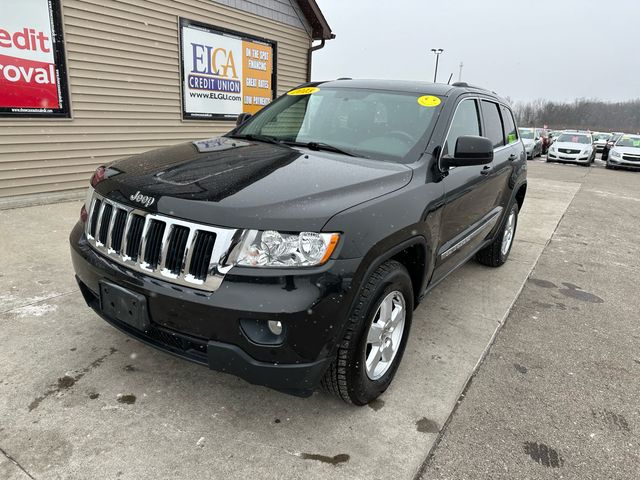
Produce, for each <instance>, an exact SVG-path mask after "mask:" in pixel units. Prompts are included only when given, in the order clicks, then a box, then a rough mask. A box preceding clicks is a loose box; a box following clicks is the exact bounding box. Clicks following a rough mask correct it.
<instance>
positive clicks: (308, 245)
mask: <svg viewBox="0 0 640 480" xmlns="http://www.w3.org/2000/svg"><path fill="white" fill-rule="evenodd" d="M339 239H340V235H338V234H337V233H315V232H302V233H282V232H276V231H274V230H267V231H258V230H246V231H245V232H244V233H243V234H242V239H241V240H240V243H239V244H238V245H237V246H236V247H235V248H234V250H233V252H231V255H230V256H229V260H228V263H229V264H231V265H238V266H243V267H312V266H315V265H322V264H323V263H325V262H326V261H327V260H329V257H330V256H331V254H332V253H333V251H334V250H335V248H336V245H337V244H338V240H339Z"/></svg>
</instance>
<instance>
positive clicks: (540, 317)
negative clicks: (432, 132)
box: [418, 161, 640, 480]
mask: <svg viewBox="0 0 640 480" xmlns="http://www.w3.org/2000/svg"><path fill="white" fill-rule="evenodd" d="M602 166H603V165H602V163H601V162H599V161H598V162H597V164H596V166H595V167H596V168H591V169H586V168H584V167H575V166H561V165H555V164H554V165H545V164H541V163H539V162H530V172H531V174H532V175H533V176H535V177H544V178H553V179H556V180H557V179H562V180H565V181H569V182H572V183H575V182H579V183H580V184H581V187H580V190H579V191H578V193H577V194H576V196H575V197H574V199H573V202H572V203H571V205H570V207H569V208H568V210H567V211H566V213H565V215H564V218H563V219H562V221H561V222H560V224H559V226H558V228H557V230H556V232H555V234H554V235H553V237H552V239H551V242H550V243H549V245H548V247H547V248H546V249H545V250H544V252H543V254H542V256H541V258H540V260H539V261H538V264H537V265H536V267H535V270H534V271H533V273H532V275H531V277H530V278H529V280H528V281H527V283H526V285H525V287H524V289H523V291H522V294H521V295H520V296H519V298H518V300H517V302H516V303H515V305H514V308H513V310H512V311H511V314H510V315H509V317H508V319H507V322H506V324H505V327H504V328H503V329H502V330H501V332H500V333H499V335H498V337H497V340H496V342H495V344H494V345H493V347H492V348H491V350H490V353H489V354H488V356H487V357H486V360H485V361H484V363H483V364H482V365H481V366H480V368H479V369H478V371H477V373H476V375H475V376H474V377H473V379H472V381H471V383H470V385H469V387H468V388H467V390H466V391H465V393H464V395H463V396H462V397H461V400H460V402H459V405H458V408H457V409H456V411H455V413H454V414H453V415H452V417H451V418H450V421H449V423H448V424H447V427H446V429H445V431H444V434H443V436H442V438H441V439H440V441H439V444H438V445H437V447H436V448H435V449H434V451H433V452H432V455H431V456H430V457H429V458H428V460H427V461H426V462H425V464H424V465H423V468H422V470H421V473H420V474H419V475H418V477H419V478H422V479H429V480H431V479H434V480H435V479H493V480H495V479H520V478H522V479H547V478H570V479H574V478H575V479H630V480H631V479H633V480H636V479H638V478H640V381H639V378H640V322H639V320H640V314H639V313H638V312H639V311H640V296H639V295H638V291H639V289H638V282H639V280H640V278H639V272H640V255H639V254H640V248H639V247H638V243H639V242H638V239H640V173H637V172H628V171H609V170H605V169H604V168H602Z"/></svg>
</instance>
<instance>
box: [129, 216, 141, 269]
mask: <svg viewBox="0 0 640 480" xmlns="http://www.w3.org/2000/svg"><path fill="white" fill-rule="evenodd" d="M143 228H144V217H143V216H142V215H136V214H133V215H131V225H130V227H129V231H128V232H127V248H126V249H125V252H126V254H127V257H129V258H130V259H131V260H133V261H134V262H137V261H138V252H140V245H142V229H143Z"/></svg>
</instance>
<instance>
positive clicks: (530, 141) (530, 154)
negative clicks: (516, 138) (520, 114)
mask: <svg viewBox="0 0 640 480" xmlns="http://www.w3.org/2000/svg"><path fill="white" fill-rule="evenodd" d="M518 132H520V138H521V139H522V143H524V149H525V151H526V152H527V159H529V160H533V159H534V158H535V157H539V156H541V155H542V139H541V138H540V135H539V132H538V130H537V129H535V128H519V129H518Z"/></svg>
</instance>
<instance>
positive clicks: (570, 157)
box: [547, 150, 591, 163]
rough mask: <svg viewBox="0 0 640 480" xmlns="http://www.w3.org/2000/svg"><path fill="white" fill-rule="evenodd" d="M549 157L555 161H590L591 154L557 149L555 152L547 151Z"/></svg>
mask: <svg viewBox="0 0 640 480" xmlns="http://www.w3.org/2000/svg"><path fill="white" fill-rule="evenodd" d="M547 157H548V159H549V160H551V161H554V162H572V163H589V160H590V159H591V154H589V155H583V154H580V153H575V154H574V153H562V152H558V151H557V150H556V151H555V152H552V151H551V150H549V151H548V152H547Z"/></svg>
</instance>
